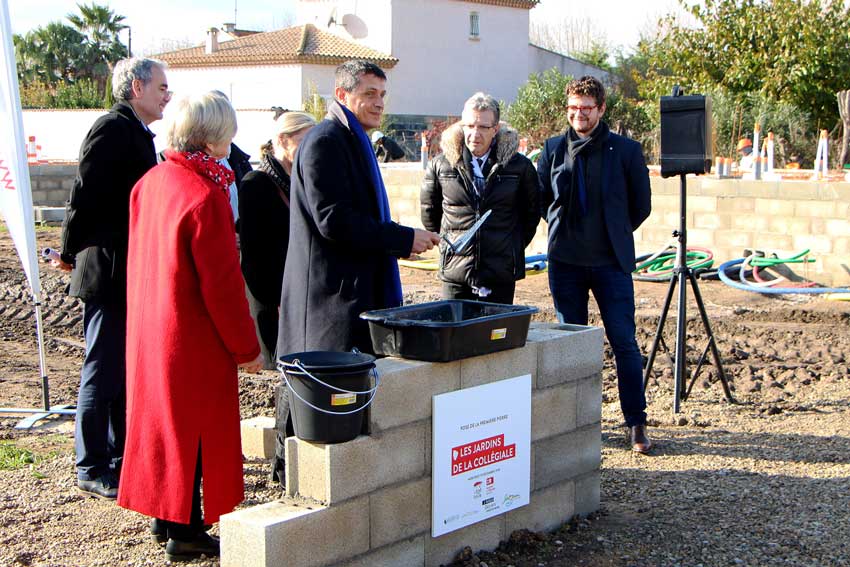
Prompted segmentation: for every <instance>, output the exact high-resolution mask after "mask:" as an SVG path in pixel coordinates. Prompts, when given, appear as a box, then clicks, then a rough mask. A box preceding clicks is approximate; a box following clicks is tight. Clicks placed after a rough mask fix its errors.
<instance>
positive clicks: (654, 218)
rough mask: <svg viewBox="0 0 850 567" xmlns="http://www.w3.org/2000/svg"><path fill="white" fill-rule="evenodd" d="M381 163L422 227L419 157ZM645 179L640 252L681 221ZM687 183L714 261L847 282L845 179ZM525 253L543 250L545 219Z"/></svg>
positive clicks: (65, 184)
mask: <svg viewBox="0 0 850 567" xmlns="http://www.w3.org/2000/svg"><path fill="white" fill-rule="evenodd" d="M381 170H382V172H383V175H384V182H385V184H386V186H387V192H388V193H389V199H390V203H391V207H392V213H393V218H394V219H395V220H396V221H398V222H400V223H402V224H406V225H409V226H421V222H420V215H419V189H420V185H421V183H422V176H423V172H422V169H421V167H420V166H419V164H386V165H382V167H381ZM75 173H76V166H75V165H52V164H51V165H37V166H31V167H30V175H31V178H32V186H33V203H34V204H35V205H37V206H63V205H64V203H65V200H66V199H67V198H68V193H69V191H70V188H71V186H72V185H73V179H74V175H75ZM651 182H652V209H653V210H652V215H651V216H650V217H649V219H648V220H647V221H646V222H645V223H644V224H643V226H642V227H641V228H640V229H638V231H637V232H636V233H635V243H636V247H637V250H638V253H646V252H654V251H656V250H658V249H659V248H661V247H662V246H664V245H665V244H666V243H668V242H669V241H670V239H671V233H672V231H673V230H674V229H677V228H678V227H679V178H678V177H675V178H670V179H662V178H660V177H657V176H653V177H652V178H651ZM687 183H688V202H687V216H686V220H687V227H688V244H689V245H690V246H699V247H704V248H709V249H710V250H711V251H712V252H713V253H714V257H715V260H716V262H724V261H726V260H733V259H735V258H740V257H741V256H742V255H743V252H744V250H745V249H748V248H750V249H751V248H757V249H766V250H768V251H777V252H779V253H780V254H789V255H790V254H792V253H797V252H800V251H802V250H803V249H805V248H809V249H810V250H811V253H812V255H813V256H814V257H815V258H816V259H817V262H816V263H814V264H808V265H797V266H796V267H795V271H797V272H798V273H800V274H801V275H804V276H806V277H808V278H811V279H813V280H815V281H817V282H819V283H821V284H824V285H835V286H846V285H850V183H847V182H830V183H825V182H817V181H799V180H784V181H746V180H742V179H714V178H712V177H703V176H700V177H697V176H688V178H687ZM526 252H527V253H528V254H543V253H545V252H546V223H545V222H541V223H540V226H539V227H538V229H537V235H536V237H535V238H534V241H532V243H531V245H530V246H529V247H528V249H527V251H526ZM716 265H717V264H716Z"/></svg>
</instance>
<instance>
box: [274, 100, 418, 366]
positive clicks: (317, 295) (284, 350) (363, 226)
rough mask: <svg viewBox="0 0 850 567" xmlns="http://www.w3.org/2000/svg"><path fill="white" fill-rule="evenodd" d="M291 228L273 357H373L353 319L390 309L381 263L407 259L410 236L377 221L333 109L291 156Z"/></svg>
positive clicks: (361, 160)
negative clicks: (354, 353) (323, 353)
mask: <svg viewBox="0 0 850 567" xmlns="http://www.w3.org/2000/svg"><path fill="white" fill-rule="evenodd" d="M289 222H290V231H289V248H288V251H287V254H286V267H285V268H284V272H283V288H282V290H281V301H280V327H279V331H278V343H277V347H278V348H277V354H278V356H281V355H284V354H288V353H293V352H302V351H308V350H336V351H341V350H350V349H351V348H352V347H357V348H358V349H360V350H362V351H364V352H371V351H372V342H371V339H370V338H369V328H368V326H367V324H366V322H365V321H362V320H361V319H360V318H359V315H360V313H362V312H363V311H368V310H371V309H382V308H385V307H391V305H389V301H390V300H389V299H388V298H387V294H386V291H385V276H386V271H387V256H395V257H407V256H409V255H410V251H411V249H412V247H413V229H412V228H408V227H404V226H400V225H398V224H396V223H394V222H392V221H386V222H382V221H381V218H380V213H379V210H378V201H377V193H376V190H375V187H374V186H373V183H372V180H371V178H370V176H369V169H368V167H367V163H366V157H365V156H364V155H363V152H362V151H361V147H360V146H359V145H358V142H357V139H356V138H355V136H354V133H353V132H352V131H351V129H350V127H349V125H348V122H347V120H346V119H345V115H344V114H343V113H342V109H341V108H340V106H339V104H338V103H336V102H334V103H332V104H331V108H330V110H329V112H328V116H327V117H326V118H325V119H324V120H323V121H322V122H321V123H319V124H318V125H317V126H316V127H315V128H313V129H312V130H310V132H308V133H307V135H306V136H305V137H304V140H303V141H302V142H301V145H300V146H299V147H298V151H297V152H296V154H295V163H294V165H293V168H292V193H291V207H290V219H289Z"/></svg>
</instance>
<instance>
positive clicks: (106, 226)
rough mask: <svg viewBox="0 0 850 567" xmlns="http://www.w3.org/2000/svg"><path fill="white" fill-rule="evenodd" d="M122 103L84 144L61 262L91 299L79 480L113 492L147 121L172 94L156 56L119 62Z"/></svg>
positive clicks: (116, 81) (75, 292)
mask: <svg viewBox="0 0 850 567" xmlns="http://www.w3.org/2000/svg"><path fill="white" fill-rule="evenodd" d="M112 85H113V87H112V92H113V95H114V97H115V100H117V101H118V102H117V103H116V104H115V106H113V107H112V109H111V110H110V111H109V113H108V114H106V115H104V116H101V117H100V118H98V119H97V121H95V123H94V125H93V126H92V127H91V130H89V132H88V134H87V135H86V138H85V140H84V141H83V144H82V147H81V148H80V160H79V167H78V170H77V177H76V179H75V181H74V187H73V189H71V196H70V199H69V201H68V204H67V207H66V208H67V212H66V217H65V222H64V225H63V230H62V256H61V257H62V260H61V261H60V262H56V265H58V266H59V267H60V268H62V269H64V270H67V271H71V270H72V271H71V285H70V289H69V294H70V295H71V296H72V297H79V298H80V299H82V300H83V302H84V303H85V315H84V320H83V328H84V332H85V339H86V355H85V360H84V361H83V367H82V371H81V380H80V391H79V397H78V400H77V416H76V430H75V446H76V453H77V486H78V488H79V489H80V490H81V491H83V492H86V493H88V494H92V495H94V496H99V497H102V498H115V497H116V495H117V492H118V476H119V475H120V471H121V460H122V457H123V453H124V434H125V416H124V413H125V327H126V311H127V240H128V235H129V222H130V220H129V218H130V191H131V190H132V189H133V185H135V183H136V181H138V180H139V179H140V178H141V177H142V175H144V174H145V173H146V172H147V171H148V170H149V169H150V168H152V167H153V166H154V165H156V152H155V150H154V144H153V133H152V132H151V131H150V130H149V129H148V125H149V124H150V123H152V122H154V121H156V120H159V119H160V118H162V111H163V109H164V108H165V105H166V104H168V101H169V100H170V99H171V92H170V91H169V90H168V83H167V82H166V77H165V68H164V66H163V64H162V63H159V62H157V61H154V60H152V59H138V58H134V59H125V60H122V61H119V62H118V63H117V64H116V65H115V70H114V72H113V79H112Z"/></svg>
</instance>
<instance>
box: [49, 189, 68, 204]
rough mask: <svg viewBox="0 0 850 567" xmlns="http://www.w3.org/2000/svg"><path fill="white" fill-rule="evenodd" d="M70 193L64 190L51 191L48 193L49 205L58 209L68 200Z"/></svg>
mask: <svg viewBox="0 0 850 567" xmlns="http://www.w3.org/2000/svg"><path fill="white" fill-rule="evenodd" d="M68 196H69V195H68V191H65V190H64V189H51V190H50V191H48V192H47V204H48V205H49V206H55V207H58V206H60V205H62V203H64V202H65V201H67V200H68Z"/></svg>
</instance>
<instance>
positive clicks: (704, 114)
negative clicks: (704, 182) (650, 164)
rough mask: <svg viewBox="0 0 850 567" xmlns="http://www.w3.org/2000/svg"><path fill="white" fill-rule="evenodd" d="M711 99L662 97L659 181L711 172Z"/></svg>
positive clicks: (677, 92) (676, 92) (675, 91)
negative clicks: (683, 175)
mask: <svg viewBox="0 0 850 567" xmlns="http://www.w3.org/2000/svg"><path fill="white" fill-rule="evenodd" d="M712 153H713V152H712V151H711V97H710V96H704V95H689V96H683V95H682V94H681V91H680V90H679V87H674V89H673V96H663V97H661V177H671V176H673V175H679V174H682V173H696V174H697V175H701V174H703V173H710V172H711V163H712V162H713V161H714V157H713V155H712Z"/></svg>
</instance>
